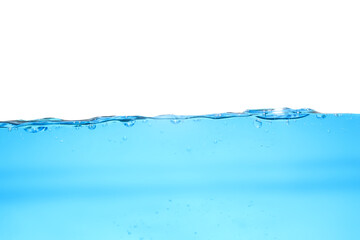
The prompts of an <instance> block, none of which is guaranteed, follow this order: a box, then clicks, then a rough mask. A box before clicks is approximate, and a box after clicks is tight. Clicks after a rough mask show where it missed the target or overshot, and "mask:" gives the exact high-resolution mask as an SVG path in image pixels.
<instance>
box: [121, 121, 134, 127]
mask: <svg viewBox="0 0 360 240" xmlns="http://www.w3.org/2000/svg"><path fill="white" fill-rule="evenodd" d="M134 124H135V121H133V120H132V121H128V122H125V123H124V125H125V126H126V127H132V126H134Z"/></svg>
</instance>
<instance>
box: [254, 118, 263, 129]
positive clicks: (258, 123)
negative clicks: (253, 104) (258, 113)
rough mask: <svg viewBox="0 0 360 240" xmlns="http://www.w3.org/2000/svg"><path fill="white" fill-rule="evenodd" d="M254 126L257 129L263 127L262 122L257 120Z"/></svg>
mask: <svg viewBox="0 0 360 240" xmlns="http://www.w3.org/2000/svg"><path fill="white" fill-rule="evenodd" d="M254 126H255V127H256V128H261V126H262V122H261V121H260V120H257V119H256V120H255V121H254Z"/></svg>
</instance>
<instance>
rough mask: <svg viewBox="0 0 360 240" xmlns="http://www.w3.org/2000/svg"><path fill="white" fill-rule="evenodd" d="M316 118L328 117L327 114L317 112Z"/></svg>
mask: <svg viewBox="0 0 360 240" xmlns="http://www.w3.org/2000/svg"><path fill="white" fill-rule="evenodd" d="M316 118H319V119H323V118H326V115H325V114H316Z"/></svg>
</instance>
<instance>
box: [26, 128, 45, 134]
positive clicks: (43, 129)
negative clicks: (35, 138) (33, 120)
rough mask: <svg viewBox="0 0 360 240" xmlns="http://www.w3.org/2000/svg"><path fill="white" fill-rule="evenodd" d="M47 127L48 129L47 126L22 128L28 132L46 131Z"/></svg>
mask: <svg viewBox="0 0 360 240" xmlns="http://www.w3.org/2000/svg"><path fill="white" fill-rule="evenodd" d="M47 129H48V128H47V127H26V128H24V130H25V132H28V133H38V132H43V131H46V130H47Z"/></svg>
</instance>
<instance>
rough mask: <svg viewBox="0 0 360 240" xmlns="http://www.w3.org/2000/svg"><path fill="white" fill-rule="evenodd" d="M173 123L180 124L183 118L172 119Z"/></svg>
mask: <svg viewBox="0 0 360 240" xmlns="http://www.w3.org/2000/svg"><path fill="white" fill-rule="evenodd" d="M171 123H173V124H179V123H181V120H180V119H171Z"/></svg>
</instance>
